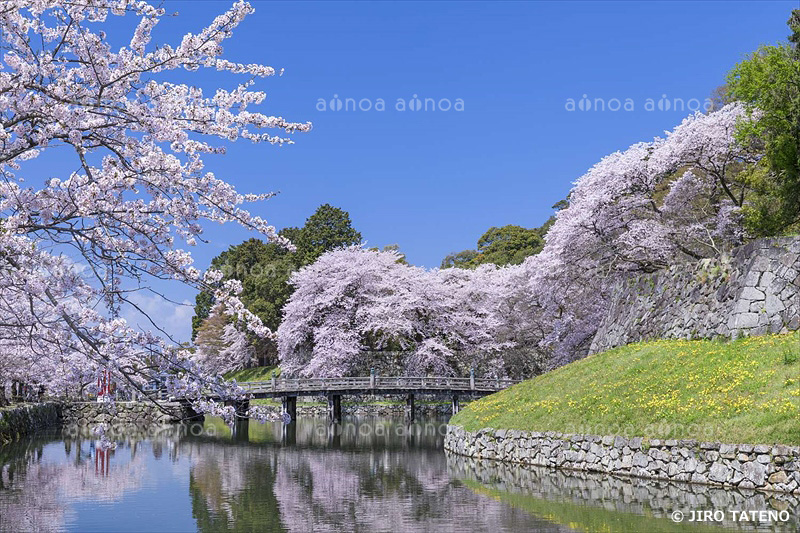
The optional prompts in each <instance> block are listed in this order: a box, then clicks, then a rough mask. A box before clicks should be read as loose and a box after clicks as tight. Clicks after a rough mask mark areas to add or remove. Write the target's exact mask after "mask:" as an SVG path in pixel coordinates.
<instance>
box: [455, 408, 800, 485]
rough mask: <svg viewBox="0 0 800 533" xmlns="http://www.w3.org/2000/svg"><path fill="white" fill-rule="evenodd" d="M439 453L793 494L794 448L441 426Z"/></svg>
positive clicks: (798, 473)
mask: <svg viewBox="0 0 800 533" xmlns="http://www.w3.org/2000/svg"><path fill="white" fill-rule="evenodd" d="M444 448H445V451H446V452H449V453H452V454H456V455H461V456H465V457H472V458H475V459H489V460H492V461H498V462H501V463H514V464H520V465H532V466H545V467H549V468H554V469H561V470H575V471H585V472H595V473H601V474H610V475H614V476H623V477H633V478H643V479H653V480H659V481H676V482H684V483H696V484H703V485H713V486H720V487H730V488H734V487H735V488H739V489H746V490H757V491H765V492H784V493H791V494H800V446H785V445H750V444H725V443H720V442H699V441H697V440H693V439H648V438H643V437H621V436H609V435H607V436H598V435H577V434H565V433H559V432H553V431H548V432H536V431H521V430H504V429H488V428H486V429H480V430H478V431H466V430H465V429H464V428H462V427H461V426H455V425H451V424H448V425H447V433H446V435H445V440H444Z"/></svg>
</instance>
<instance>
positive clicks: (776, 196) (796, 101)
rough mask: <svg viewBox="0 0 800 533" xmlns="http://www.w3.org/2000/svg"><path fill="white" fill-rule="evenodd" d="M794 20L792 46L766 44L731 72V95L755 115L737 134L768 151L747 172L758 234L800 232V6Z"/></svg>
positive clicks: (751, 223)
mask: <svg viewBox="0 0 800 533" xmlns="http://www.w3.org/2000/svg"><path fill="white" fill-rule="evenodd" d="M788 24H789V27H790V28H791V31H792V33H791V35H790V36H789V42H790V43H791V44H779V45H777V46H762V47H761V48H759V50H758V51H756V52H755V53H753V55H751V56H750V57H749V58H748V59H746V60H744V61H742V62H741V63H739V64H738V65H736V66H735V67H734V68H733V70H731V72H730V73H729V74H728V91H729V95H730V97H731V98H732V99H734V100H738V101H741V102H743V103H745V104H746V105H747V109H748V111H749V113H750V114H751V117H752V118H753V119H754V120H751V121H742V122H741V123H740V125H739V127H738V135H737V137H738V139H739V141H740V142H747V143H751V144H755V145H756V146H755V147H756V149H757V150H758V151H759V152H763V154H764V157H763V158H761V159H760V160H759V162H758V163H757V164H756V165H754V166H753V167H752V168H750V169H748V170H747V174H746V178H747V185H748V187H749V188H750V189H751V190H752V194H750V196H749V201H748V204H747V205H745V206H744V209H743V212H744V215H745V225H746V227H747V229H748V230H749V231H750V232H751V233H752V234H753V235H754V236H769V235H779V234H785V233H793V232H797V231H798V230H800V10H794V11H793V12H792V16H791V17H790V18H789V21H788Z"/></svg>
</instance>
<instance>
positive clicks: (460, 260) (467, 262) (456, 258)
mask: <svg viewBox="0 0 800 533" xmlns="http://www.w3.org/2000/svg"><path fill="white" fill-rule="evenodd" d="M476 257H478V250H463V251H461V252H455V253H452V254H450V255H448V256H447V257H445V258H444V259H442V265H441V267H440V268H452V267H456V268H470V267H471V265H472V260H473V259H475V258H476Z"/></svg>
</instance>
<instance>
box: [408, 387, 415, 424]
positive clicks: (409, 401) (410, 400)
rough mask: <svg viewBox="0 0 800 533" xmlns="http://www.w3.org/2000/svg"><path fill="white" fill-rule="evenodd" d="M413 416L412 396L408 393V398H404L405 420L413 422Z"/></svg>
mask: <svg viewBox="0 0 800 533" xmlns="http://www.w3.org/2000/svg"><path fill="white" fill-rule="evenodd" d="M414 415H415V413H414V394H413V393H409V394H408V396H406V420H408V421H410V422H413V421H414Z"/></svg>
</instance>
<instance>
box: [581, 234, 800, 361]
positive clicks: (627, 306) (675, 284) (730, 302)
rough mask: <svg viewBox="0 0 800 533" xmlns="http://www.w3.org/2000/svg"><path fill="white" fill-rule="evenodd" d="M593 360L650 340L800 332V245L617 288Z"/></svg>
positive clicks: (794, 241) (752, 250)
mask: <svg viewBox="0 0 800 533" xmlns="http://www.w3.org/2000/svg"><path fill="white" fill-rule="evenodd" d="M611 292H612V296H611V303H610V305H609V309H608V312H607V314H606V317H605V319H604V320H603V321H602V323H601V324H600V327H599V329H598V330H597V333H596V334H595V337H594V339H593V341H592V345H591V348H590V350H589V352H590V353H597V352H601V351H603V350H607V349H609V348H613V347H616V346H622V345H625V344H630V343H632V342H638V341H641V340H648V339H661V338H683V339H693V338H714V337H720V336H721V337H730V338H735V337H739V336H746V335H761V334H764V333H780V332H787V331H790V330H796V329H800V238H797V237H782V238H773V239H760V240H757V241H753V242H751V243H749V244H747V245H745V246H742V247H740V248H737V249H735V250H733V252H732V253H731V254H730V256H724V257H721V258H719V259H706V260H702V261H699V262H697V263H683V264H678V265H673V266H672V267H670V268H669V269H666V270H663V271H660V272H656V273H654V274H650V275H642V276H636V277H629V278H627V279H623V280H621V281H619V282H618V283H617V284H616V285H615V286H614V287H612V291H611Z"/></svg>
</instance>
